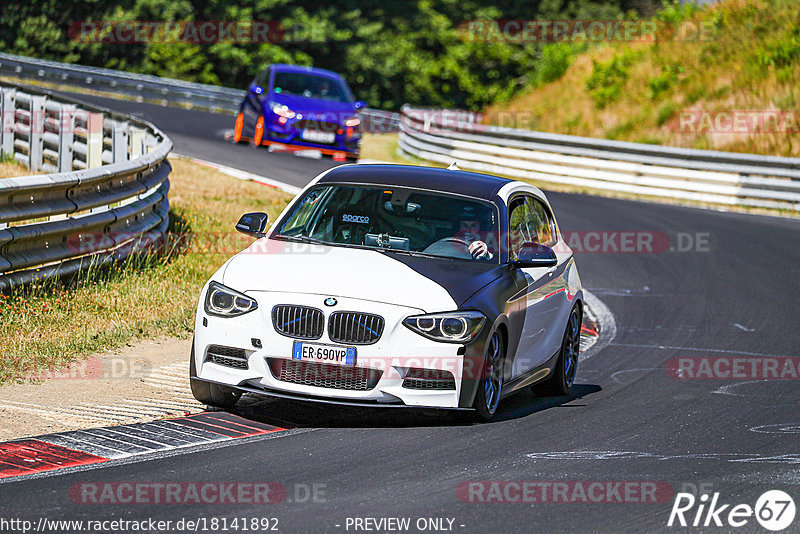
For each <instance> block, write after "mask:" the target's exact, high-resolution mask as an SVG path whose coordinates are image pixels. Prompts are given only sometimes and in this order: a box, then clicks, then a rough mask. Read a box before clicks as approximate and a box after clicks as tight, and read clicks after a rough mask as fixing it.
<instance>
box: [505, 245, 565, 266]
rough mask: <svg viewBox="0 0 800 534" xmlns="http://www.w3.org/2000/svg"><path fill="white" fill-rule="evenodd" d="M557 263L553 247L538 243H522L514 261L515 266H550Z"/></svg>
mask: <svg viewBox="0 0 800 534" xmlns="http://www.w3.org/2000/svg"><path fill="white" fill-rule="evenodd" d="M557 263H558V259H557V258H556V253H555V252H553V249H552V248H550V247H547V246H545V245H540V244H539V243H524V244H523V245H522V247H521V248H520V249H519V257H518V259H517V261H516V262H515V264H516V266H517V267H552V266H553V265H555V264H557Z"/></svg>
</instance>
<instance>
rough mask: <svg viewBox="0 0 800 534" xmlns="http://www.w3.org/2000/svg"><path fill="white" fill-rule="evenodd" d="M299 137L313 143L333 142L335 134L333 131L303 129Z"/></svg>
mask: <svg viewBox="0 0 800 534" xmlns="http://www.w3.org/2000/svg"><path fill="white" fill-rule="evenodd" d="M300 137H302V138H303V139H305V140H306V141H311V142H313V143H333V142H334V141H335V140H336V134H335V133H333V132H320V131H318V130H303V132H302V133H301V134H300Z"/></svg>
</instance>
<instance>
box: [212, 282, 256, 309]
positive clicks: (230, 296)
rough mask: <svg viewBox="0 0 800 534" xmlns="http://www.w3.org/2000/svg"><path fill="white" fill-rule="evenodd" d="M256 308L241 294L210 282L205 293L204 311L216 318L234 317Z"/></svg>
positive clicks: (248, 298) (253, 302)
mask: <svg viewBox="0 0 800 534" xmlns="http://www.w3.org/2000/svg"><path fill="white" fill-rule="evenodd" d="M256 308H258V303H257V302H256V301H255V300H253V299H251V298H250V297H248V296H247V295H245V294H243V293H239V292H238V291H234V290H233V289H231V288H229V287H225V286H223V285H222V284H218V283H216V282H211V284H209V286H208V291H207V292H206V300H205V310H206V313H207V314H209V315H216V316H217V317H236V316H238V315H244V314H245V313H247V312H251V311H253V310H255V309H256Z"/></svg>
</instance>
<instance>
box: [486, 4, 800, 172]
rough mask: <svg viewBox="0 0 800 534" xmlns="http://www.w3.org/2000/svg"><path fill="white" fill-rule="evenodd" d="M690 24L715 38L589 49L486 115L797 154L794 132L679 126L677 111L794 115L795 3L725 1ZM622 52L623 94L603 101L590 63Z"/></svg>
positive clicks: (585, 131)
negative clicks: (558, 74) (626, 60)
mask: <svg viewBox="0 0 800 534" xmlns="http://www.w3.org/2000/svg"><path fill="white" fill-rule="evenodd" d="M690 21H692V23H694V24H696V25H700V24H707V25H709V27H713V28H714V30H713V32H712V33H711V34H710V36H711V38H710V39H708V40H695V41H689V40H684V41H678V40H664V41H662V42H656V43H613V44H608V45H605V46H603V47H600V48H594V49H592V50H590V51H588V52H586V53H584V54H581V55H579V56H577V57H576V58H575V61H574V62H573V64H572V65H571V66H570V68H569V69H568V70H567V72H566V73H565V74H564V75H563V77H562V78H560V79H559V80H557V81H555V82H552V83H550V84H546V85H542V86H540V87H536V88H533V89H531V90H529V91H528V92H527V93H525V94H523V95H521V96H520V97H518V98H516V99H514V100H513V101H511V102H510V103H509V104H507V105H504V106H495V107H493V108H490V109H489V110H487V112H488V115H489V116H490V117H491V116H498V115H499V113H500V112H510V113H511V114H512V115H518V116H519V117H521V118H522V119H524V120H525V121H527V123H526V124H520V127H529V128H531V129H535V130H542V131H548V132H557V133H566V134H572V135H584V136H591V137H604V138H609V139H620V140H626V141H634V142H645V143H659V144H667V145H673V146H681V147H693V148H707V149H716V150H727V151H735V152H751V153H757V154H772V155H783V156H800V136H798V134H797V133H796V130H795V132H794V133H788V134H787V133H780V134H778V133H764V132H759V131H752V132H748V133H708V132H707V131H705V132H702V131H701V132H691V131H687V130H686V128H684V129H683V130H682V129H681V126H680V116H681V115H680V114H681V112H682V111H707V112H709V113H712V114H713V113H717V112H722V111H732V110H747V111H754V110H755V111H770V110H780V111H786V112H794V113H795V114H796V116H797V117H798V118H800V112H799V111H798V110H799V109H800V105H799V103H800V88H798V85H797V80H799V79H800V32H799V31H798V27H800V3H798V2H796V0H728V1H727V2H721V3H719V4H717V5H715V6H713V7H709V8H706V9H704V10H702V11H700V12H698V13H697V14H694V15H692V16H691V18H690ZM624 54H629V55H631V56H634V57H635V58H634V59H633V60H632V64H631V65H630V66H629V69H628V73H627V77H626V79H625V80H624V82H623V84H622V91H621V93H620V96H619V98H618V99H616V100H615V101H612V102H611V103H609V104H608V105H607V106H605V107H604V108H601V106H599V105H598V104H597V103H596V102H595V100H594V99H593V98H592V94H591V92H590V91H589V90H588V89H587V84H586V82H587V80H588V79H589V77H590V75H591V74H592V72H593V69H594V68H595V67H594V64H595V62H596V63H600V64H607V62H609V61H610V60H611V59H612V58H614V57H615V56H616V57H622V56H623V55H624ZM770 63H772V64H770ZM670 72H672V73H673V75H672V76H670ZM659 85H660V88H658V87H659ZM654 87H656V88H657V89H656V90H655V91H654ZM528 119H529V120H528ZM520 122H523V121H520Z"/></svg>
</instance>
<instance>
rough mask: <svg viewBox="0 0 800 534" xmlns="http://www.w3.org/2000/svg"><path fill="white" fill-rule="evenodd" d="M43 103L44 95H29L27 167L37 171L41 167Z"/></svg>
mask: <svg viewBox="0 0 800 534" xmlns="http://www.w3.org/2000/svg"><path fill="white" fill-rule="evenodd" d="M44 104H45V97H43V96H32V97H31V107H30V110H31V116H30V124H29V127H30V129H29V131H28V168H30V170H32V171H38V170H41V168H42V150H43V149H44V139H42V136H43V134H44Z"/></svg>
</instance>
